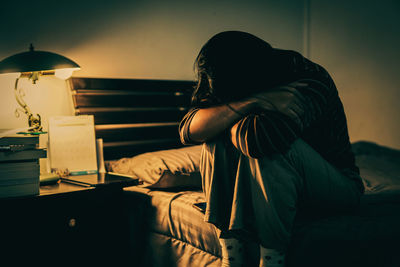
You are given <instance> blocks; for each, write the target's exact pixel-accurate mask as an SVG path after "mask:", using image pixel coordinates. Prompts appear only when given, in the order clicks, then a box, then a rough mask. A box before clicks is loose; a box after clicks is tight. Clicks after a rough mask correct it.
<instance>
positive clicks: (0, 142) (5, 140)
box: [0, 129, 39, 147]
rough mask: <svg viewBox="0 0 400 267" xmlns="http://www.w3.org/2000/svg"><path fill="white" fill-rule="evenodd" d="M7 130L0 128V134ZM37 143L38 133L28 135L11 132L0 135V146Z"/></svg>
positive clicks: (34, 144)
mask: <svg viewBox="0 0 400 267" xmlns="http://www.w3.org/2000/svg"><path fill="white" fill-rule="evenodd" d="M6 131H7V130H3V129H0V136H2V134H1V133H2V132H6ZM38 144H39V136H38V135H30V134H12V135H6V136H3V137H0V147H2V146H10V145H31V146H36V145H38Z"/></svg>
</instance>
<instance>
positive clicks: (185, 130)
mask: <svg viewBox="0 0 400 267" xmlns="http://www.w3.org/2000/svg"><path fill="white" fill-rule="evenodd" d="M197 111H199V108H192V109H190V110H189V111H188V113H186V115H185V116H184V117H183V119H182V120H181V122H180V124H179V136H180V139H181V142H182V144H184V145H190V144H200V143H199V142H196V141H193V140H192V139H190V137H189V126H190V123H191V122H192V119H193V117H194V115H196V113H197Z"/></svg>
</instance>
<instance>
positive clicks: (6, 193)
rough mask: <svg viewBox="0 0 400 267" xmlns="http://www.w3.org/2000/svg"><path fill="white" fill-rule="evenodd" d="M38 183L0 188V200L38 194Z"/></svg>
mask: <svg viewBox="0 0 400 267" xmlns="http://www.w3.org/2000/svg"><path fill="white" fill-rule="evenodd" d="M39 192H40V191H39V183H36V182H35V183H27V184H16V185H7V186H0V198H4V197H21V196H34V195H38V194H39Z"/></svg>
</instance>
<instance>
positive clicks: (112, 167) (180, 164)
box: [107, 145, 201, 189]
mask: <svg viewBox="0 0 400 267" xmlns="http://www.w3.org/2000/svg"><path fill="white" fill-rule="evenodd" d="M200 154H201V145H196V146H188V147H182V148H176V149H168V150H159V151H154V152H147V153H143V154H139V155H137V156H134V157H131V158H122V159H119V160H117V161H110V162H107V170H108V171H111V172H116V173H120V174H126V175H130V176H133V177H135V178H139V179H140V180H141V181H143V186H145V187H148V188H153V189H161V188H201V176H200V172H199V164H200Z"/></svg>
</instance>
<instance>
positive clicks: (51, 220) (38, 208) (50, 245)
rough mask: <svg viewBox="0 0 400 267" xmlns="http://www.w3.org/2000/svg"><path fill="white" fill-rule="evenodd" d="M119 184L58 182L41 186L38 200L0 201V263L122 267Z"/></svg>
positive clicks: (124, 223) (124, 239) (123, 241)
mask: <svg viewBox="0 0 400 267" xmlns="http://www.w3.org/2000/svg"><path fill="white" fill-rule="evenodd" d="M123 186H124V184H121V186H118V183H113V185H112V186H107V185H103V186H101V187H92V186H88V187H83V186H78V185H73V184H69V183H64V182H61V183H59V184H56V185H48V186H41V188H40V195H37V196H29V197H18V198H7V199H0V211H1V213H0V214H1V221H0V236H1V243H2V244H3V245H4V246H2V247H4V248H2V249H0V265H2V264H1V262H2V261H3V260H4V261H5V260H6V259H7V258H8V260H11V261H8V262H11V263H12V264H11V265H9V266H21V265H22V264H23V263H25V264H26V263H27V262H28V263H30V265H40V266H42V265H43V264H45V265H46V263H51V262H52V264H49V265H52V266H57V265H59V264H65V263H69V264H73V265H74V266H94V265H95V264H96V265H99V264H100V265H103V264H104V263H106V262H109V263H112V266H123V263H124V259H125V258H126V255H125V252H126V251H127V243H128V235H127V234H126V232H127V227H128V226H127V224H128V220H127V219H126V214H125V212H124V203H123V201H122V200H123V196H122V193H123V190H122V188H123ZM54 261H56V262H58V263H55V262H54ZM6 262H7V261H6ZM78 263H79V264H78ZM84 263H85V264H84ZM86 264H89V265H86Z"/></svg>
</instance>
